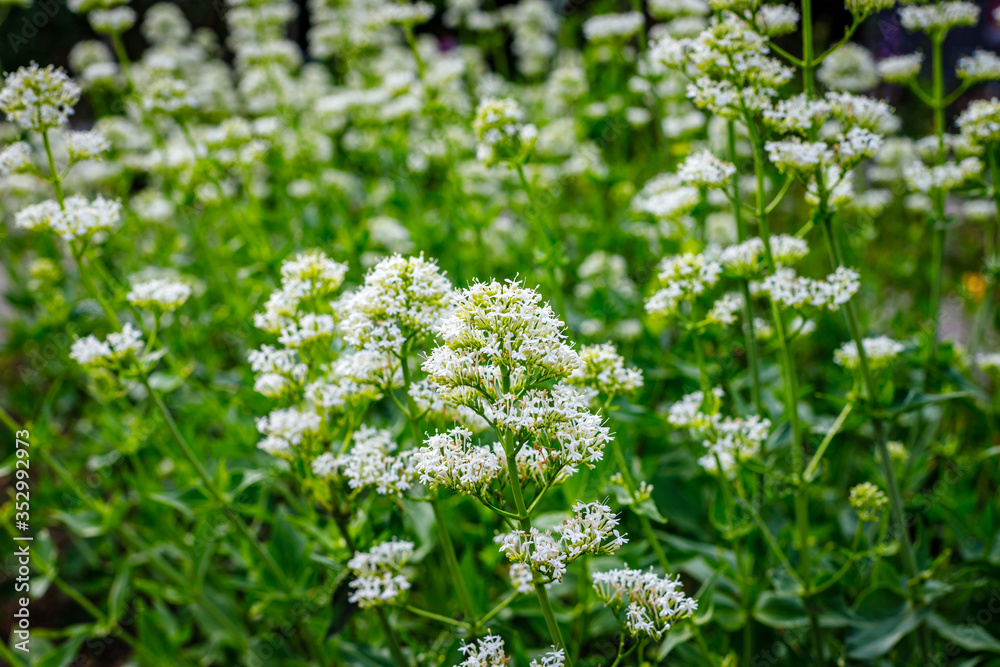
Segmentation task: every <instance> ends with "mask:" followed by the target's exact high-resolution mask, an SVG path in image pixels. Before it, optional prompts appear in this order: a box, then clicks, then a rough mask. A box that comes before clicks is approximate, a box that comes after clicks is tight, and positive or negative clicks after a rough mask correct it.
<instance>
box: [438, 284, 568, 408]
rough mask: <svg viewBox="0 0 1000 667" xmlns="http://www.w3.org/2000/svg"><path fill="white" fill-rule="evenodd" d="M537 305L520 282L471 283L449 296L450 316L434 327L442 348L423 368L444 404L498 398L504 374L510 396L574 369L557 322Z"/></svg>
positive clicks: (536, 298)
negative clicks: (479, 394) (480, 394)
mask: <svg viewBox="0 0 1000 667" xmlns="http://www.w3.org/2000/svg"><path fill="white" fill-rule="evenodd" d="M541 300H542V297H541V295H539V294H538V292H536V291H534V290H532V289H528V288H526V287H523V286H522V285H521V284H520V283H517V282H513V281H508V282H505V283H500V282H497V281H496V280H492V281H490V282H488V283H480V282H476V283H473V284H472V285H471V286H470V287H468V288H467V289H464V290H462V291H460V292H459V293H458V294H457V295H456V296H455V299H454V302H453V307H454V312H453V313H452V314H451V315H450V316H449V317H448V318H446V319H445V320H444V321H443V322H442V323H441V324H440V325H439V326H438V328H437V331H438V334H439V335H440V336H441V339H442V341H443V344H442V345H440V346H439V347H437V348H435V349H434V351H433V352H431V354H430V356H429V357H428V358H427V360H426V361H425V362H424V364H423V369H424V371H426V372H427V374H428V375H429V376H430V377H431V379H433V380H434V382H435V383H437V384H438V385H439V386H440V387H441V395H442V397H443V398H444V399H445V400H448V401H451V402H453V403H456V404H465V402H466V400H471V399H470V398H469V397H475V396H477V392H478V391H480V390H481V391H484V392H485V393H486V394H487V395H489V396H491V397H493V398H497V397H499V396H500V395H501V394H503V393H505V390H504V388H503V386H502V376H503V371H504V369H506V372H507V374H508V377H509V382H510V390H512V391H516V390H518V389H521V388H524V387H525V386H527V385H528V384H529V383H536V382H541V381H544V380H546V379H558V378H563V377H566V376H568V375H569V374H570V373H572V372H573V371H574V370H575V369H576V368H577V367H578V366H579V365H580V357H579V355H577V353H576V352H574V351H573V350H572V349H571V348H570V347H569V346H568V345H567V344H566V342H565V336H564V334H563V328H564V325H563V323H562V321H560V320H559V318H558V317H556V316H555V314H554V313H553V312H552V308H551V307H549V305H548V304H542V303H541ZM473 387H475V388H477V389H472V388H473ZM474 403H477V401H474Z"/></svg>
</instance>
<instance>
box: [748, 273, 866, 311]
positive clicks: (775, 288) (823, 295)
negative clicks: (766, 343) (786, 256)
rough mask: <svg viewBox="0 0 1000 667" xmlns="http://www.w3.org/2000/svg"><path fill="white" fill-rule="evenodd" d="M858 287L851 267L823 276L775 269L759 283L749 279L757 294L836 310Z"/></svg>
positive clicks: (786, 303)
mask: <svg viewBox="0 0 1000 667" xmlns="http://www.w3.org/2000/svg"><path fill="white" fill-rule="evenodd" d="M860 287H861V276H860V275H859V274H858V272H857V271H855V270H854V269H849V268H846V267H843V266H840V267H837V268H836V269H835V270H834V272H833V273H831V274H830V275H828V276H827V277H826V278H824V279H823V280H814V279H812V278H806V277H803V276H800V275H798V274H797V273H795V270H794V269H789V268H782V269H778V270H777V271H776V272H775V273H774V274H773V275H770V276H767V277H765V278H764V279H763V280H762V281H760V282H759V283H752V284H751V289H752V290H753V291H754V292H755V293H757V294H764V295H767V296H768V297H769V298H770V299H771V300H772V301H775V302H776V303H778V304H780V305H782V306H785V307H786V308H795V309H798V308H804V307H807V306H812V307H814V308H822V309H825V310H831V311H834V310H838V309H839V308H840V307H841V306H842V305H844V304H845V303H847V302H848V301H850V299H851V297H852V296H854V295H855V294H856V293H857V291H858V289H860Z"/></svg>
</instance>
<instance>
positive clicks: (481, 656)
mask: <svg viewBox="0 0 1000 667" xmlns="http://www.w3.org/2000/svg"><path fill="white" fill-rule="evenodd" d="M458 650H459V652H460V653H461V654H462V655H464V656H465V660H463V661H462V662H460V663H459V664H458V667H508V663H509V661H510V658H508V657H507V654H506V653H505V652H504V648H503V639H501V638H500V637H498V636H497V635H494V634H493V632H492V631H491V632H489V633H488V634H487V635H486V636H485V637H482V638H481V639H479V640H478V641H476V642H474V643H472V644H466V643H465V640H464V639H463V640H462V645H461V646H459V647H458Z"/></svg>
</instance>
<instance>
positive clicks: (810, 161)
mask: <svg viewBox="0 0 1000 667" xmlns="http://www.w3.org/2000/svg"><path fill="white" fill-rule="evenodd" d="M764 147H765V148H766V149H767V156H768V157H769V158H770V159H771V162H773V163H774V165H775V166H776V167H777V168H778V170H779V171H780V172H781V173H788V172H792V173H799V174H806V173H811V172H813V171H815V170H816V169H818V168H819V167H821V166H822V165H825V164H827V163H828V162H829V161H830V160H831V159H832V157H833V152H832V151H831V150H830V146H829V145H828V144H827V143H826V142H823V141H814V142H808V141H803V140H802V139H799V138H798V137H796V138H794V139H791V140H787V141H768V142H767V143H766V144H765V145H764Z"/></svg>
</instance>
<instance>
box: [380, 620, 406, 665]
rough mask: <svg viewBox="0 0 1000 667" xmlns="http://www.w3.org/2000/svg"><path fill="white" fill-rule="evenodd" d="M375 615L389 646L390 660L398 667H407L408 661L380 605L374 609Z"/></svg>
mask: <svg viewBox="0 0 1000 667" xmlns="http://www.w3.org/2000/svg"><path fill="white" fill-rule="evenodd" d="M375 615H376V616H378V622H379V625H381V626H382V633H383V634H385V641H386V643H387V644H389V652H390V653H392V659H393V660H395V661H396V665H398V667H409V665H410V661H409V660H407V659H406V656H405V655H404V654H403V649H402V647H401V646H400V645H399V640H398V639H396V633H395V631H393V629H392V625H391V624H390V623H389V617H388V616H387V615H386V613H385V608H384V607H382V606H381V605H379V606H377V607H375Z"/></svg>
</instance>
